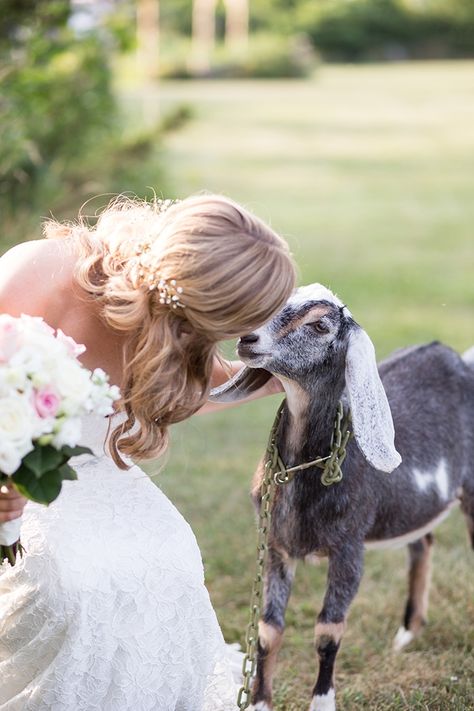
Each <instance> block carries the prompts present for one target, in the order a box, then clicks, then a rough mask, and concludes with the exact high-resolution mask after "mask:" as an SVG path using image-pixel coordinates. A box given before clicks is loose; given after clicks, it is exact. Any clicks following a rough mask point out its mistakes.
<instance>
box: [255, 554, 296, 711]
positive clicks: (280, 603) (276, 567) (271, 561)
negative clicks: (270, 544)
mask: <svg viewBox="0 0 474 711" xmlns="http://www.w3.org/2000/svg"><path fill="white" fill-rule="evenodd" d="M295 567H296V561H294V560H293V559H291V558H288V557H286V556H284V555H282V554H281V553H280V552H279V551H277V550H275V549H274V548H270V549H269V551H268V559H267V565H266V571H265V591H264V607H263V614H262V617H261V619H260V621H259V623H258V645H257V671H256V675H255V679H254V681H253V684H252V704H254V708H255V711H271V709H272V708H273V705H272V681H273V674H274V672H275V666H276V660H277V655H278V652H279V650H280V647H281V643H282V641H283V631H284V627H285V612H286V607H287V605H288V600H289V597H290V593H291V586H292V584H293V578H294V574H295Z"/></svg>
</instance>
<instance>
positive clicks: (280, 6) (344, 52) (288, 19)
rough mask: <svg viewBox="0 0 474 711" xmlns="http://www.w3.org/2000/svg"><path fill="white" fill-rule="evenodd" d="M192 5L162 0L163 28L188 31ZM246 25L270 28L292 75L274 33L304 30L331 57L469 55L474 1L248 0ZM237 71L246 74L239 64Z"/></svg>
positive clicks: (219, 20) (220, 15) (186, 0)
mask: <svg viewBox="0 0 474 711" xmlns="http://www.w3.org/2000/svg"><path fill="white" fill-rule="evenodd" d="M191 10H192V2H191V0H161V15H162V25H163V28H164V30H165V31H170V32H174V33H177V34H180V35H183V36H187V37H189V36H190V34H191V25H192V23H191ZM224 26H225V13H224V6H223V3H219V4H218V9H217V16H216V29H217V37H218V38H220V39H222V37H223V35H224ZM250 31H251V34H252V33H257V34H258V33H263V34H264V35H265V34H268V33H272V35H273V47H274V50H275V51H274V56H275V72H276V70H277V69H278V67H282V69H280V71H284V72H286V73H285V74H284V76H291V70H290V69H286V67H285V63H284V62H282V61H281V57H282V51H281V50H280V49H278V38H280V39H281V38H288V37H290V36H293V35H295V34H298V33H304V34H307V35H308V36H309V37H310V38H311V42H312V43H313V46H314V48H315V49H316V50H317V51H318V52H320V53H321V55H322V56H323V58H324V59H327V60H333V61H367V60H387V59H405V58H407V59H408V58H416V59H421V58H456V57H472V56H474V2H473V0H424V1H423V2H420V1H418V0H317V1H316V0H251V2H250ZM283 45H284V41H283ZM256 54H258V51H256ZM287 57H288V55H287ZM288 64H289V65H290V64H291V57H288ZM249 65H250V67H251V66H252V62H249ZM241 66H244V65H242V64H241ZM248 69H249V68H248ZM248 69H247V71H248ZM252 72H255V69H252ZM242 73H243V74H244V75H245V70H244V69H242ZM256 74H257V75H259V73H258V72H256Z"/></svg>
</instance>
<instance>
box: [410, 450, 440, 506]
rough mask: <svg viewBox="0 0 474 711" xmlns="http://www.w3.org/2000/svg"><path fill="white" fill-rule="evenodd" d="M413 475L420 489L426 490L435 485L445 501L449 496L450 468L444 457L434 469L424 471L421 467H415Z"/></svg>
mask: <svg viewBox="0 0 474 711" xmlns="http://www.w3.org/2000/svg"><path fill="white" fill-rule="evenodd" d="M413 477H414V479H415V482H416V485H417V487H418V489H419V490H420V491H422V492H425V491H426V490H427V489H428V488H429V487H431V486H433V485H434V486H436V487H437V488H438V491H439V495H440V497H441V498H442V499H443V500H444V501H446V500H447V499H448V498H449V478H448V470H447V466H446V461H445V460H444V459H441V461H440V462H439V464H438V466H437V467H436V469H435V470H434V471H433V470H431V471H424V472H423V471H420V470H419V469H413Z"/></svg>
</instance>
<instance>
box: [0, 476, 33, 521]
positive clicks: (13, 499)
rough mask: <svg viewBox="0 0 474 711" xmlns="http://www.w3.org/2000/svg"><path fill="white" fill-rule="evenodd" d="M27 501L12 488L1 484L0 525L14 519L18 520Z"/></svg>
mask: <svg viewBox="0 0 474 711" xmlns="http://www.w3.org/2000/svg"><path fill="white" fill-rule="evenodd" d="M26 502H27V499H25V497H24V496H22V495H21V494H19V493H18V491H16V489H13V487H11V486H8V485H5V484H2V486H0V523H5V521H12V520H13V519H14V518H19V517H20V516H21V515H22V513H23V509H24V508H25V504H26Z"/></svg>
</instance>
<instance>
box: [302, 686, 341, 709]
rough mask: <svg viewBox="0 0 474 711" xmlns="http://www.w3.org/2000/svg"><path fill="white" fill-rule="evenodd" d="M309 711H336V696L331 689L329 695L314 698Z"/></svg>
mask: <svg viewBox="0 0 474 711" xmlns="http://www.w3.org/2000/svg"><path fill="white" fill-rule="evenodd" d="M309 711H336V694H335V691H334V689H329V691H328V693H327V694H321V695H319V694H318V695H317V696H313V699H312V701H311V706H310V707H309Z"/></svg>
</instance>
